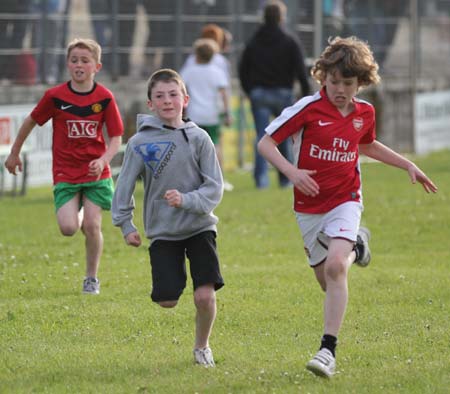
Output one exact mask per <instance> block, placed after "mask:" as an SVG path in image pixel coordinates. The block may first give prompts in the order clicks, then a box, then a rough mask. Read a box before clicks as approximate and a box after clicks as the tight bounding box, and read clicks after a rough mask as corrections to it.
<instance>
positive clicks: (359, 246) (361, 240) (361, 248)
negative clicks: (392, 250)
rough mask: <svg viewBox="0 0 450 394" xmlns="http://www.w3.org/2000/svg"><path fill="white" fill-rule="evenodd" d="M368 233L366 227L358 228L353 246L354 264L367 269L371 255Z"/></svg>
mask: <svg viewBox="0 0 450 394" xmlns="http://www.w3.org/2000/svg"><path fill="white" fill-rule="evenodd" d="M369 240H370V231H369V229H368V228H366V227H360V228H359V230H358V236H357V238H356V245H355V252H356V258H355V264H357V265H359V266H360V267H367V266H368V265H369V263H370V259H371V257H372V256H371V254H370V249H369Z"/></svg>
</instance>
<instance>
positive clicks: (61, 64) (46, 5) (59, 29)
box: [32, 0, 71, 85]
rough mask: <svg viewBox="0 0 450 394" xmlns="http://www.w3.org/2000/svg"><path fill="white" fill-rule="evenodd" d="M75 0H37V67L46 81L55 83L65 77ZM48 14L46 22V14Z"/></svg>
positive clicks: (34, 38) (34, 34) (34, 42)
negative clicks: (70, 18) (68, 32)
mask: <svg viewBox="0 0 450 394" xmlns="http://www.w3.org/2000/svg"><path fill="white" fill-rule="evenodd" d="M70 5H71V0H46V1H41V0H33V2H32V12H33V13H34V14H35V15H37V16H39V17H40V18H38V19H37V20H36V21H35V22H34V23H33V30H32V46H33V47H34V48H39V51H38V54H37V55H36V71H37V75H38V76H39V79H40V81H41V82H42V83H48V84H51V85H53V84H55V83H56V82H58V81H60V80H61V79H62V78H63V77H64V75H63V74H64V72H65V68H66V67H65V65H66V61H65V60H66V58H65V52H64V51H62V53H59V52H58V48H64V47H65V46H66V40H67V26H68V20H67V15H68V12H69V9H70ZM44 16H45V18H44V20H45V23H43V21H42V18H43V17H44Z"/></svg>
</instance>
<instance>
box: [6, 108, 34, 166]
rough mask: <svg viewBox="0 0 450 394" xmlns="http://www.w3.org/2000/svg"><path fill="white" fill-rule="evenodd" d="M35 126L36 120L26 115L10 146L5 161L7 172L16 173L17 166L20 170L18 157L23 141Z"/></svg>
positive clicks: (20, 163) (20, 161)
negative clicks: (9, 151)
mask: <svg viewBox="0 0 450 394" xmlns="http://www.w3.org/2000/svg"><path fill="white" fill-rule="evenodd" d="M34 126H36V122H35V121H34V119H33V118H32V117H31V116H27V117H26V118H25V120H24V121H23V123H22V126H20V129H19V133H18V134H17V137H16V139H15V141H14V143H13V146H12V147H11V153H10V154H9V156H8V157H7V159H6V161H5V167H6V168H7V170H8V172H9V173H11V174H13V175H17V173H16V169H17V168H18V169H19V171H20V172H22V160H21V159H20V151H21V149H22V146H23V143H24V142H25V140H26V139H27V137H28V136H29V135H30V133H31V130H33V128H34Z"/></svg>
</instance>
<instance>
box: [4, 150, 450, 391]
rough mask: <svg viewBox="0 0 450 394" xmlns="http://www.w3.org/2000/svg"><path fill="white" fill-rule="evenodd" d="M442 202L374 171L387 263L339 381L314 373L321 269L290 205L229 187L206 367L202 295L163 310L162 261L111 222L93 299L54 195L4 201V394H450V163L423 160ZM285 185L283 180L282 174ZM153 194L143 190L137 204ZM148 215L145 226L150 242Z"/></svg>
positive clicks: (357, 283)
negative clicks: (155, 286) (154, 270)
mask: <svg viewBox="0 0 450 394" xmlns="http://www.w3.org/2000/svg"><path fill="white" fill-rule="evenodd" d="M416 161H417V163H418V164H419V166H421V167H422V168H423V169H424V170H425V171H426V172H427V174H428V175H430V177H432V179H433V180H434V181H435V182H436V183H437V185H438V186H439V188H440V190H439V192H438V193H437V194H436V195H427V194H426V193H425V192H424V191H423V189H422V188H421V186H419V185H415V186H411V185H410V184H409V180H408V177H407V175H406V173H404V172H402V171H400V170H397V169H393V168H391V167H387V166H385V165H382V164H379V163H370V164H369V163H367V164H363V181H364V187H365V189H364V190H365V207H366V210H365V212H364V215H363V222H364V224H365V225H366V226H368V227H369V228H370V229H371V231H372V241H371V249H372V254H373V257H372V262H371V264H370V266H369V267H368V268H366V269H361V268H359V267H353V268H352V270H351V271H350V285H349V287H350V301H349V306H348V310H347V315H346V319H345V322H344V325H343V328H342V331H341V335H340V337H339V346H338V349H337V363H338V364H337V369H338V374H337V375H336V376H335V377H334V378H333V379H332V380H329V381H327V380H323V379H320V378H317V377H315V376H313V375H312V374H310V373H309V372H308V371H306V370H305V364H306V362H307V361H308V360H309V358H310V357H311V356H312V355H313V354H314V353H315V352H316V351H317V347H318V343H319V340H320V336H321V334H322V300H323V294H322V293H321V291H320V290H319V286H318V285H317V283H316V282H315V279H314V275H313V272H312V270H311V269H310V268H308V266H307V263H306V259H305V256H304V252H303V245H302V242H301V238H300V235H299V231H298V229H297V226H296V223H295V219H294V216H293V213H292V211H291V205H292V203H291V200H292V196H291V191H288V190H279V189H278V188H277V187H276V186H275V182H272V184H273V186H272V187H271V188H270V189H269V190H266V191H257V190H255V189H254V187H253V184H252V181H251V176H250V174H249V173H244V172H234V173H229V174H227V179H229V180H230V181H231V182H232V183H234V184H235V190H234V191H233V192H231V193H226V194H225V196H224V199H223V202H222V204H221V205H220V207H219V208H218V209H217V210H216V213H217V214H218V215H219V217H220V224H219V237H218V245H219V253H220V256H221V264H222V270H223V275H224V278H225V281H226V286H225V287H224V288H223V289H222V290H220V291H219V292H218V294H217V300H218V316H217V320H216V324H215V329H214V332H213V336H212V338H211V345H212V348H213V350H214V354H215V359H216V363H217V367H216V368H215V369H204V368H201V367H196V366H194V365H193V362H192V355H191V352H192V345H193V327H194V323H193V316H194V306H193V303H192V289H191V282H190V281H189V283H188V287H187V289H186V291H185V293H184V295H183V297H182V298H181V300H180V303H179V305H178V306H177V308H175V309H172V310H163V309H162V308H160V307H157V306H156V305H154V304H153V303H152V302H151V301H150V297H149V292H150V286H151V284H150V267H149V261H148V254H147V245H146V246H142V247H141V248H139V249H134V248H130V247H127V246H126V245H125V243H124V242H123V240H122V237H121V234H120V231H119V229H117V228H115V227H113V226H112V225H111V220H110V216H109V213H105V215H104V236H105V251H104V256H103V260H102V265H101V267H100V279H101V281H102V290H101V294H100V295H99V296H84V295H82V294H81V282H82V279H83V274H84V267H85V264H84V246H83V237H82V235H81V234H78V235H76V236H75V237H74V238H65V237H62V236H60V235H59V233H58V229H57V226H56V221H55V218H54V212H53V202H52V193H51V189H50V188H40V189H32V190H29V192H28V194H27V195H26V196H25V197H19V198H11V197H3V198H0V393H2V394H6V393H170V394H173V393H192V394H193V393H449V392H450V346H449V330H450V318H449V316H450V285H449V284H450V280H449V270H450V268H449V263H450V247H449V239H450V225H449V221H450V151H444V152H439V153H436V154H433V155H430V156H427V157H424V158H417V159H416ZM271 176H272V181H274V180H275V177H274V174H271ZM141 198H142V190H141V189H140V188H139V189H138V190H137V200H138V201H140V200H141ZM141 213H142V210H141V203H140V202H139V204H138V209H137V214H136V221H137V223H138V224H139V226H140V228H141V229H142V226H141Z"/></svg>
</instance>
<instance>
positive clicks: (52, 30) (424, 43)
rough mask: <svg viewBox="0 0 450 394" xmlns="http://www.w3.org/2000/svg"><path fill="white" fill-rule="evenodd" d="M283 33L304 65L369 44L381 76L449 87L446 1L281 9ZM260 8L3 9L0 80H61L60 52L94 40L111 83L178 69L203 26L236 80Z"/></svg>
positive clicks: (74, 4)
mask: <svg viewBox="0 0 450 394" xmlns="http://www.w3.org/2000/svg"><path fill="white" fill-rule="evenodd" d="M285 2H286V4H287V6H288V10H289V12H288V27H289V29H290V30H291V31H293V32H295V34H297V36H298V37H299V38H300V40H301V42H302V43H303V46H304V50H305V53H306V55H307V57H308V58H309V59H314V58H315V57H316V56H318V55H319V53H320V52H321V50H322V49H323V47H324V45H325V44H326V39H327V37H328V36H330V35H337V34H339V35H351V34H353V35H357V36H359V37H360V38H363V39H365V40H367V41H368V42H369V43H370V44H371V47H372V49H373V51H374V53H375V56H376V58H377V60H378V62H379V63H380V66H381V69H382V73H383V74H386V75H396V76H400V77H405V78H409V77H411V75H412V74H414V78H418V77H422V76H423V77H437V78H441V77H443V78H447V79H448V78H449V76H450V67H449V62H450V0H396V1H392V0H328V1H327V0H286V1H285ZM263 4H264V1H262V0H120V1H119V0H91V1H90V0H40V1H38V0H20V1H17V0H2V1H1V2H0V80H2V81H12V82H13V83H17V84H27V83H28V84H33V83H54V82H59V81H61V80H63V79H64V77H65V75H64V63H65V46H66V43H67V42H68V40H70V39H71V38H73V37H76V36H90V37H93V38H96V39H97V40H98V41H99V42H100V44H101V45H102V47H103V54H104V56H103V62H104V66H105V71H106V73H107V74H108V75H109V77H111V79H113V80H114V79H118V78H121V77H141V76H142V74H145V76H148V74H149V72H151V71H152V70H153V69H155V68H158V67H161V66H164V67H172V68H175V69H177V68H179V67H180V65H181V64H182V62H183V60H184V58H185V57H186V56H187V55H188V54H189V53H190V51H191V45H192V43H193V41H194V40H195V39H196V38H197V37H198V35H199V32H200V29H201V27H202V26H203V25H204V24H205V23H217V24H219V25H220V26H222V27H224V28H226V29H227V30H229V31H230V32H231V33H232V35H233V38H234V40H233V43H232V45H231V47H230V49H229V52H228V53H227V55H228V56H229V58H230V60H231V63H232V65H233V66H234V70H235V69H236V68H235V66H236V63H237V61H238V58H239V54H240V52H241V50H242V48H243V46H244V44H245V42H246V41H247V40H248V39H249V37H250V36H251V34H252V33H253V32H254V31H255V29H256V27H257V26H258V24H259V22H260V20H261V9H262V6H263Z"/></svg>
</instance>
